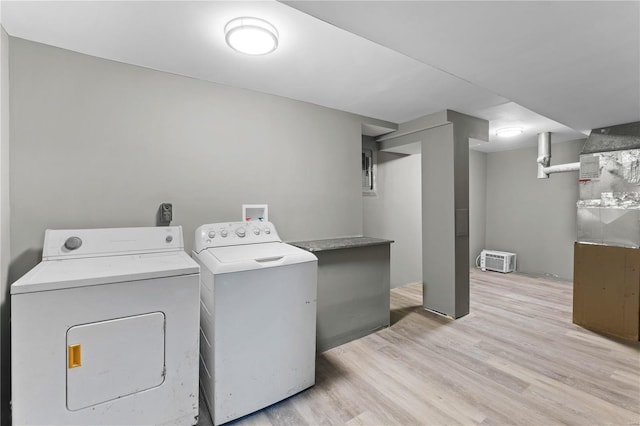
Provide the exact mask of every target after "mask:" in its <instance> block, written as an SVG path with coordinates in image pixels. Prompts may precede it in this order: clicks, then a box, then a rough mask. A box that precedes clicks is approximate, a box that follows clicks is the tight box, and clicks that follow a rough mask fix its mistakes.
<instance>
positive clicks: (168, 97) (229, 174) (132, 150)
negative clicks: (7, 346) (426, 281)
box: [10, 38, 367, 279]
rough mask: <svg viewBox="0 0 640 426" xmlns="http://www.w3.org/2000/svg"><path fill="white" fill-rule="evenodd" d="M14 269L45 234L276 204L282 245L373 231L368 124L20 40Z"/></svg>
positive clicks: (183, 219)
mask: <svg viewBox="0 0 640 426" xmlns="http://www.w3.org/2000/svg"><path fill="white" fill-rule="evenodd" d="M10 40H11V58H10V59H11V77H12V79H11V90H12V97H11V112H12V117H13V123H12V126H13V127H12V140H11V185H12V190H11V194H12V199H11V202H12V212H13V214H12V217H11V226H12V235H11V243H12V244H11V250H12V262H13V263H12V267H11V278H13V279H15V278H18V277H19V276H21V275H22V274H23V273H25V272H26V271H27V270H28V269H29V268H31V267H32V266H34V265H35V264H36V263H37V261H38V259H39V256H40V251H41V248H42V240H43V234H44V230H45V229H46V228H85V227H120V226H153V225H154V224H155V215H156V211H157V208H158V206H159V204H160V203H162V202H171V203H173V208H174V221H173V223H172V224H173V225H182V226H183V227H184V234H185V241H186V249H187V250H190V249H191V245H192V242H193V232H194V230H195V228H196V227H197V226H198V225H200V224H203V223H211V222H219V221H232V220H240V217H241V205H242V204H243V203H268V204H269V217H270V219H271V220H272V221H273V222H274V223H275V224H276V226H277V228H278V231H279V233H280V236H281V237H282V238H283V239H284V240H304V239H315V238H329V237H335V236H351V235H361V234H362V230H363V228H362V196H361V189H360V153H361V123H362V122H363V121H367V119H365V118H363V117H359V116H356V115H353V114H348V113H344V112H340V111H336V110H331V109H328V108H323V107H319V106H315V105H312V104H307V103H303V102H298V101H293V100H290V99H285V98H281V97H276V96H271V95H266V94H261V93H257V92H251V91H247V90H241V89H237V88H232V87H227V86H222V85H217V84H213V83H209V82H203V81H199V80H195V79H190V78H186V77H181V76H177V75H172V74H167V73H162V72H157V71H153V70H149V69H144V68H139V67H135V66H131V65H126V64H121V63H117V62H112V61H107V60H102V59H97V58H94V57H90V56H86V55H81V54H78V53H73V52H70V51H66V50H62V49H57V48H53V47H49V46H45V45H42V44H37V43H33V42H28V41H25V40H20V39H13V38H11V39H10Z"/></svg>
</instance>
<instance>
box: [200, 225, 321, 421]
mask: <svg viewBox="0 0 640 426" xmlns="http://www.w3.org/2000/svg"><path fill="white" fill-rule="evenodd" d="M193 257H194V259H195V260H196V261H197V262H198V263H199V264H200V267H201V269H200V270H201V275H200V279H201V291H200V298H201V301H200V303H201V312H200V331H201V336H200V386H201V391H202V393H203V397H204V400H205V401H206V404H207V407H208V409H209V413H210V414H211V418H212V421H213V423H214V424H215V425H219V424H221V423H225V422H228V421H231V420H234V419H237V418H239V417H242V416H244V415H247V414H249V413H252V412H254V411H257V410H259V409H261V408H264V407H267V406H269V405H271V404H273V403H275V402H278V401H280V400H282V399H285V398H287V397H289V396H291V395H294V394H296V393H298V392H300V391H302V390H304V389H306V388H308V387H310V386H313V384H314V383H315V349H316V294H317V258H316V257H315V256H314V255H313V254H311V253H309V252H307V251H304V250H302V249H299V248H297V247H293V246H291V245H289V244H286V243H283V242H282V241H281V240H280V237H279V236H278V233H277V232H276V229H275V227H274V226H273V224H272V223H270V222H233V223H216V224H209V225H202V226H201V227H199V228H198V229H197V230H196V235H195V247H194V252H193Z"/></svg>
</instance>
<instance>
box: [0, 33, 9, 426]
mask: <svg viewBox="0 0 640 426" xmlns="http://www.w3.org/2000/svg"><path fill="white" fill-rule="evenodd" d="M9 136H10V133H9V36H8V35H7V33H6V32H5V30H4V28H2V27H0V341H1V342H2V345H1V347H2V349H0V383H1V385H0V395H1V396H0V411H1V414H2V417H1V418H0V424H2V425H8V424H9V420H10V418H9V398H10V394H11V368H10V363H9V361H10V357H11V352H10V347H9V345H8V344H7V342H8V341H9V336H10V335H9V330H10V327H9V285H8V281H7V274H8V270H9V259H10V255H11V254H10V251H9V247H10V246H9V243H10V232H9V231H10V226H9V225H10V223H9V213H10V209H9Z"/></svg>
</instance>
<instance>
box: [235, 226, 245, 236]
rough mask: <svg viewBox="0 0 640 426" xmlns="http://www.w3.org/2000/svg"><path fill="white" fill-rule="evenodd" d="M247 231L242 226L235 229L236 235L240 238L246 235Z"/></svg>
mask: <svg viewBox="0 0 640 426" xmlns="http://www.w3.org/2000/svg"><path fill="white" fill-rule="evenodd" d="M246 233H247V231H246V229H244V228H242V227H241V228H238V229H236V235H237V236H238V237H240V238H243V237H244V236H245V235H246Z"/></svg>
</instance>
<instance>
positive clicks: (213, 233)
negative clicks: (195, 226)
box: [207, 231, 216, 238]
mask: <svg viewBox="0 0 640 426" xmlns="http://www.w3.org/2000/svg"><path fill="white" fill-rule="evenodd" d="M207 235H209V238H213V237H215V236H216V231H209V234H207Z"/></svg>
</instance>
